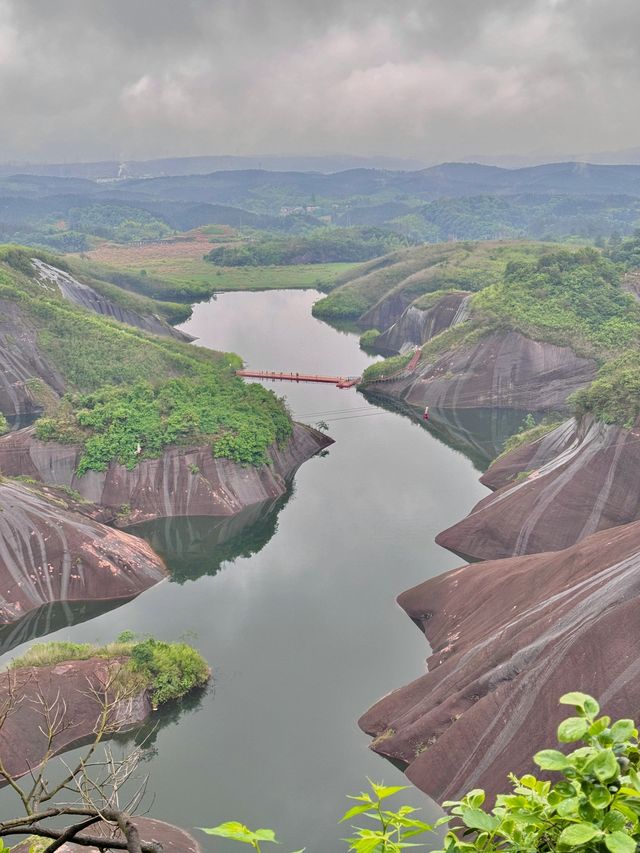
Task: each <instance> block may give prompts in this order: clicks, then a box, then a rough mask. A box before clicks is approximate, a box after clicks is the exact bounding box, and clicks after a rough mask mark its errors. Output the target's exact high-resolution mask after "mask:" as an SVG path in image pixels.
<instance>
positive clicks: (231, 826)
mask: <svg viewBox="0 0 640 853" xmlns="http://www.w3.org/2000/svg"><path fill="white" fill-rule="evenodd" d="M200 829H201V830H202V832H206V833H207V835H217V836H219V837H220V838H231V839H232V840H233V841H241V842H242V843H243V844H253V842H254V841H270V842H272V843H273V844H277V843H278V842H277V841H276V837H275V833H274V831H273V830H272V829H256V830H255V832H254V831H253V830H251V829H249V827H248V826H245V825H244V824H243V823H240V822H239V821H237V820H230V821H227V822H226V823H221V824H219V825H218V826H209V827H206V826H201V827H200Z"/></svg>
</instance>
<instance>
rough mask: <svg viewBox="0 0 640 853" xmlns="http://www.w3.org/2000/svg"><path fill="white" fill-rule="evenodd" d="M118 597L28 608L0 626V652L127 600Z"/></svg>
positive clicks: (98, 614)
mask: <svg viewBox="0 0 640 853" xmlns="http://www.w3.org/2000/svg"><path fill="white" fill-rule="evenodd" d="M130 600H131V599H130V598H118V599H111V600H106V599H103V600H101V601H54V602H52V603H51V604H45V605H44V606H43V607H39V608H38V609H37V610H31V611H29V613H27V614H26V616H24V617H23V618H22V619H20V620H19V621H18V622H12V623H11V624H10V625H2V626H0V655H3V654H6V653H7V652H10V651H11V649H15V648H16V646H20V645H22V643H28V642H29V641H30V640H36V639H38V637H44V636H45V635H46V634H51V633H53V632H54V631H60V630H61V629H62V628H67V627H69V626H70V625H77V624H78V623H79V622H87V621H88V620H90V619H95V618H96V617H97V616H101V615H102V614H103V613H107V612H108V611H109V610H114V609H115V608H116V607H120V605H122V604H126V602H127V601H130Z"/></svg>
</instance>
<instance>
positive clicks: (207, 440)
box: [36, 373, 292, 474]
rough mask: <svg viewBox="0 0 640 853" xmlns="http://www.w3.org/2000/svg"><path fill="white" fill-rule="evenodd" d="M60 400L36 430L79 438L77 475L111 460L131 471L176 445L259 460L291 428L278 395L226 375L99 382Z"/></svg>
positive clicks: (44, 435)
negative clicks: (100, 385) (100, 384)
mask: <svg viewBox="0 0 640 853" xmlns="http://www.w3.org/2000/svg"><path fill="white" fill-rule="evenodd" d="M68 403H69V405H67V407H66V408H61V411H60V413H59V415H58V416H55V417H50V418H43V419H41V420H40V421H39V422H38V424H37V426H36V435H37V436H38V438H40V439H42V440H43V441H58V442H60V443H65V444H77V443H79V444H81V446H82V447H83V454H82V456H81V458H80V460H79V463H78V474H84V473H86V472H87V471H105V470H106V469H107V468H108V466H109V464H110V463H111V462H112V461H114V460H115V461H117V462H119V463H121V464H123V465H126V467H127V468H129V469H133V468H135V466H136V465H137V464H138V462H139V461H141V460H143V459H154V458H157V457H158V456H160V455H161V454H162V452H163V451H164V449H165V448H166V447H168V446H171V445H177V444H182V445H185V444H210V445H211V448H212V452H213V454H214V456H221V457H226V458H229V459H232V460H233V461H234V462H239V463H240V464H242V465H262V464H265V463H266V462H268V459H269V457H268V455H267V451H268V448H269V446H270V445H272V444H274V443H278V444H283V443H284V442H285V441H286V440H287V439H288V438H289V436H290V435H291V433H292V425H291V418H290V416H289V413H288V411H287V409H286V407H285V405H284V403H283V401H282V400H280V399H279V398H278V397H276V396H275V395H274V394H273V393H272V392H271V391H268V390H267V389H265V388H263V387H262V386H261V385H258V384H247V383H244V382H243V381H242V380H241V379H239V378H237V377H235V376H229V375H226V374H217V375H216V374H214V373H209V374H203V375H202V376H201V378H199V379H186V378H179V379H170V380H168V381H167V382H164V383H162V384H161V385H159V386H157V387H154V386H152V385H150V384H149V383H148V382H137V383H136V384H135V385H133V386H131V387H128V386H125V387H114V386H107V387H105V388H102V389H100V390H99V391H96V392H95V393H93V394H84V395H76V396H75V397H71V398H69V400H68Z"/></svg>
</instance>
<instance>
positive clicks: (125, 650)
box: [10, 631, 211, 707]
mask: <svg viewBox="0 0 640 853" xmlns="http://www.w3.org/2000/svg"><path fill="white" fill-rule="evenodd" d="M91 658H102V659H105V660H117V659H124V663H123V667H122V673H121V679H122V681H123V682H124V683H129V684H131V682H132V681H134V682H135V683H139V684H140V689H141V690H149V692H150V695H151V701H152V703H153V705H154V707H158V706H159V705H162V704H164V703H165V702H168V701H170V700H173V699H180V698H181V697H182V696H185V695H186V694H187V693H188V692H189V691H191V690H193V689H194V688H196V687H202V686H203V685H204V684H206V682H207V681H208V680H209V677H210V675H211V672H210V670H209V666H208V665H207V662H206V661H205V659H204V658H203V657H202V655H201V654H200V653H199V652H198V651H196V649H194V648H193V647H192V646H189V645H187V644H186V643H166V642H163V641H161V640H154V639H152V638H149V639H146V640H143V641H138V640H136V638H135V635H134V634H132V633H131V632H130V631H126V632H124V634H121V635H120V637H119V638H118V640H117V641H116V642H114V643H108V644H107V645H105V646H97V645H94V644H93V643H70V642H48V643H36V644H35V645H33V646H31V648H30V649H29V650H28V651H27V652H26V653H25V654H24V655H22V656H21V657H19V658H15V659H14V660H13V661H12V662H11V664H10V669H22V668H24V667H45V666H55V665H56V664H59V663H66V662H68V661H76V660H90V659H91Z"/></svg>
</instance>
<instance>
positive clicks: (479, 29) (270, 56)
mask: <svg viewBox="0 0 640 853" xmlns="http://www.w3.org/2000/svg"><path fill="white" fill-rule="evenodd" d="M638 33H640V2H638V0H386V2H383V0H0V116H1V119H0V128H1V130H0V161H7V160H30V161H37V160H39V161H73V160H95V159H103V158H105V159H112V158H115V159H121V158H128V159H129V158H134V157H137V158H147V157H163V156H170V155H190V154H259V153H312V154H323V153H324V154H326V153H350V154H364V155H373V154H388V155H400V156H410V157H414V158H415V157H417V158H421V159H423V160H425V161H438V160H452V159H455V158H460V157H463V156H465V155H468V154H470V153H478V154H486V153H506V152H509V153H523V154H524V153H528V152H535V151H545V152H554V153H559V154H562V153H566V154H568V153H575V152H580V151H597V150H615V149H620V148H628V147H632V146H637V145H639V144H640V110H639V109H638V92H639V85H640V49H639V48H638Z"/></svg>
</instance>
